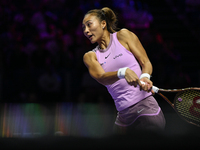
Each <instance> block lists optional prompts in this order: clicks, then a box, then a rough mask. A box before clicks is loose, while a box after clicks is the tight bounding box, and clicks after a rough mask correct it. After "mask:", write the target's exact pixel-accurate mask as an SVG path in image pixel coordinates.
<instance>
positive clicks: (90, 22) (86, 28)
mask: <svg viewBox="0 0 200 150" xmlns="http://www.w3.org/2000/svg"><path fill="white" fill-rule="evenodd" d="M104 27H105V25H104V22H103V21H102V22H101V23H100V21H99V19H98V18H97V17H96V16H95V15H92V14H88V15H86V16H85V18H84V19H83V24H82V28H83V33H84V35H85V36H86V37H87V38H88V39H89V40H90V42H91V43H96V42H98V41H100V39H101V38H102V36H103V28H104Z"/></svg>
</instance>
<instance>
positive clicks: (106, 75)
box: [83, 51, 119, 85]
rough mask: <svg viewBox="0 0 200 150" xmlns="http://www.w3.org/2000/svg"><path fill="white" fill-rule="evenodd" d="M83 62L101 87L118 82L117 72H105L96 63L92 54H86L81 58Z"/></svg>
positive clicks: (94, 55)
mask: <svg viewBox="0 0 200 150" xmlns="http://www.w3.org/2000/svg"><path fill="white" fill-rule="evenodd" d="M83 61H84V63H85V65H86V66H87V68H88V70H89V73H90V75H91V76H92V77H93V78H94V79H95V80H97V81H98V82H99V83H101V84H103V85H109V84H113V83H114V82H116V81H117V80H119V78H118V76H117V71H115V72H105V71H104V70H103V68H102V67H101V65H100V64H99V62H98V61H97V58H96V54H95V53H94V52H92V51H91V52H87V53H85V55H84V56H83Z"/></svg>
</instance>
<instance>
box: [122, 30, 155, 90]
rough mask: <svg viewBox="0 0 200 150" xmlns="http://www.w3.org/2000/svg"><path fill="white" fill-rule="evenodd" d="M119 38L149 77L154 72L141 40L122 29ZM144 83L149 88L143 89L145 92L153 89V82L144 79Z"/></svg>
mask: <svg viewBox="0 0 200 150" xmlns="http://www.w3.org/2000/svg"><path fill="white" fill-rule="evenodd" d="M118 35H119V36H118V37H120V38H121V41H123V42H124V44H123V45H125V48H126V49H127V50H129V51H130V52H131V53H132V54H133V55H134V56H135V57H136V58H137V60H138V62H139V63H140V65H141V67H142V73H148V74H149V75H151V74H152V72H153V67H152V64H151V62H150V60H149V58H148V56H147V53H146V51H145V49H144V47H143V46H142V44H141V42H140V40H139V38H138V37H137V36H136V35H135V34H134V33H133V32H130V31H129V30H127V29H122V30H120V31H119V33H118ZM141 80H142V81H144V82H146V83H147V85H148V87H147V86H146V87H142V89H143V90H147V89H146V88H148V89H150V88H151V87H152V84H153V83H152V81H151V80H149V79H148V78H142V79H141Z"/></svg>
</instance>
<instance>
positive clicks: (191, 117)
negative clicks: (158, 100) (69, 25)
mask: <svg viewBox="0 0 200 150" xmlns="http://www.w3.org/2000/svg"><path fill="white" fill-rule="evenodd" d="M140 82H141V83H142V84H145V83H144V82H143V81H140ZM151 91H152V93H157V94H158V95H160V96H161V97H162V98H163V99H165V100H166V101H167V102H168V103H169V104H170V105H171V106H172V108H173V109H174V110H175V111H176V112H177V114H178V115H179V116H180V117H181V118H182V119H184V120H185V121H187V122H188V123H191V124H193V125H196V126H198V127H200V88H197V87H189V88H183V89H161V88H158V87H156V86H152V90H151ZM164 92H177V94H176V96H175V98H174V101H173V103H172V102H171V101H170V100H169V99H168V98H167V97H166V96H164V95H163V94H162V93H164Z"/></svg>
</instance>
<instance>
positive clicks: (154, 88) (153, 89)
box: [140, 81, 159, 93]
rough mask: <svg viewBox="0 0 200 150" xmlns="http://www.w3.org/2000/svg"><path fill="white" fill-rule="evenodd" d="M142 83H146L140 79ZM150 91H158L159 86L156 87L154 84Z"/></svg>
mask: <svg viewBox="0 0 200 150" xmlns="http://www.w3.org/2000/svg"><path fill="white" fill-rule="evenodd" d="M140 82H141V83H142V84H146V83H145V82H143V81H140ZM151 90H152V92H153V93H158V91H159V88H158V87H156V86H152V89H151Z"/></svg>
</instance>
